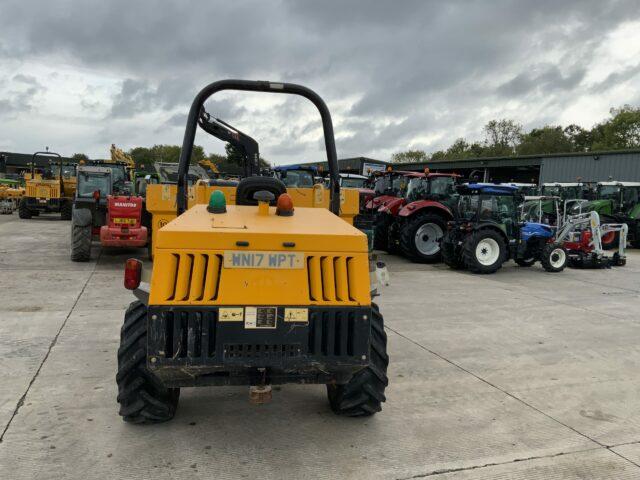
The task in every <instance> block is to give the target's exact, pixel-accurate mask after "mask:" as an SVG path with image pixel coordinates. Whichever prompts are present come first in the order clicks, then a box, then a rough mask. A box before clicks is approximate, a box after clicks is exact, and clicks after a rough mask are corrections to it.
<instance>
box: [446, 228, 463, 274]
mask: <svg viewBox="0 0 640 480" xmlns="http://www.w3.org/2000/svg"><path fill="white" fill-rule="evenodd" d="M441 247H442V261H443V262H444V263H445V265H447V266H448V267H449V268H453V269H454V270H462V269H463V268H464V260H463V259H462V255H461V254H460V252H458V251H457V250H458V249H457V248H456V243H455V241H454V240H453V239H450V238H449V232H447V233H445V234H444V237H443V238H442V244H441Z"/></svg>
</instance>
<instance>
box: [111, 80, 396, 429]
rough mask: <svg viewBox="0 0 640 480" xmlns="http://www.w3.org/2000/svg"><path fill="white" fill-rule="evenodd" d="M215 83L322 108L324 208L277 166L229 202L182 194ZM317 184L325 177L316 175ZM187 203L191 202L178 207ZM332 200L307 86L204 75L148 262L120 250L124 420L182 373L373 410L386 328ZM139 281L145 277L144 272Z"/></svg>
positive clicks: (167, 410)
mask: <svg viewBox="0 0 640 480" xmlns="http://www.w3.org/2000/svg"><path fill="white" fill-rule="evenodd" d="M222 90H243V91H254V92H272V93H279V94H295V95H300V96H303V97H305V98H307V99H308V100H310V101H311V102H312V103H313V104H314V105H315V106H316V107H317V108H318V110H319V112H320V116H321V118H322V125H323V130H324V138H325V147H326V151H327V161H328V165H329V173H330V176H331V180H332V181H331V185H330V208H329V209H326V208H308V207H301V206H299V205H295V203H294V201H293V200H292V197H291V196H290V195H289V194H288V193H287V187H286V186H285V185H284V184H283V183H282V181H281V180H280V179H277V178H273V177H267V178H263V179H261V182H262V183H261V185H260V189H259V190H256V189H255V188H253V187H254V186H255V185H254V184H253V182H252V180H251V178H252V177H250V178H244V179H242V180H241V181H240V183H239V184H238V186H237V189H236V192H235V199H236V204H235V205H231V204H229V203H228V202H226V199H225V195H224V194H223V193H222V192H221V191H218V190H216V189H215V188H214V189H213V190H212V191H211V194H210V198H209V202H208V203H207V204H194V205H193V206H192V207H191V208H188V197H187V193H188V189H187V187H188V185H187V181H186V178H187V174H188V171H189V159H190V158H191V153H192V151H193V142H194V138H195V134H196V129H197V126H198V116H199V112H200V110H201V108H202V106H203V104H204V102H205V101H206V100H207V99H208V98H209V97H211V96H212V95H213V94H214V93H216V92H219V91H222ZM322 188H323V189H324V187H322ZM187 208H188V209H187ZM339 214H340V184H339V182H338V161H337V155H336V148H335V140H334V135H333V126H332V122H331V116H330V113H329V110H328V108H327V106H326V104H325V103H324V101H323V100H322V99H321V98H320V97H319V96H318V95H317V94H316V93H314V92H313V91H311V90H309V89H308V88H306V87H303V86H299V85H294V84H287V83H271V82H256V81H244V80H223V81H218V82H215V83H212V84H210V85H208V86H206V87H205V88H204V89H203V90H202V91H200V93H198V95H197V96H196V98H195V100H194V101H193V103H192V105H191V109H190V111H189V115H188V117H187V126H186V130H185V135H184V141H183V144H182V149H181V152H180V170H179V179H178V195H177V209H176V218H175V219H173V220H171V221H170V222H169V223H168V224H167V225H165V226H164V227H162V228H161V229H160V230H159V231H158V232H157V237H156V245H155V247H154V252H155V255H154V257H155V259H154V262H153V266H152V267H151V268H150V269H149V270H150V271H147V269H146V268H143V265H142V262H140V261H139V260H136V259H130V260H128V261H127V262H126V265H125V275H124V282H125V287H126V288H128V289H131V290H133V293H134V295H135V296H136V297H137V298H138V300H137V301H135V302H133V303H132V304H131V305H130V307H129V308H128V310H127V312H126V313H125V318H124V324H123V326H122V330H121V343H120V348H119V349H118V373H117V375H116V381H117V384H118V402H119V403H120V415H122V417H123V419H124V420H125V421H127V422H133V423H156V422H162V421H166V420H170V419H171V418H172V417H173V416H174V414H175V412H176V408H177V406H178V398H179V395H180V388H181V387H195V386H222V385H247V386H250V389H249V392H250V398H251V399H252V400H253V401H254V402H255V403H260V402H264V401H267V400H268V399H270V396H271V385H277V384H286V383H299V384H309V383H311V384H325V385H326V388H327V394H328V399H329V404H330V406H331V408H332V409H333V411H334V412H335V413H336V414H340V415H347V416H367V415H372V414H374V413H376V412H378V411H379V410H380V409H381V404H382V402H384V401H385V396H384V391H385V387H386V385H387V375H386V370H387V364H388V356H387V353H386V335H385V331H384V326H383V319H382V315H381V313H380V311H379V309H378V307H377V306H376V305H375V304H374V303H372V301H371V281H370V271H371V270H370V268H371V267H370V260H369V256H368V252H367V240H366V236H365V235H364V234H363V233H362V232H360V231H359V230H357V229H355V228H354V227H353V226H352V225H350V224H349V223H348V222H347V221H345V220H343V219H341V218H340V217H339ZM147 282H149V283H147Z"/></svg>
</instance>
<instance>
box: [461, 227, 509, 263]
mask: <svg viewBox="0 0 640 480" xmlns="http://www.w3.org/2000/svg"><path fill="white" fill-rule="evenodd" d="M462 257H463V259H464V263H465V265H466V266H467V268H468V269H469V271H471V272H473V273H495V272H497V271H498V270H500V267H502V264H503V263H504V262H505V261H506V260H507V245H506V243H505V241H504V238H503V236H502V235H501V234H500V233H499V232H497V231H495V230H490V229H485V230H479V231H477V232H473V233H472V234H471V235H469V237H467V239H466V240H465V241H464V245H463V246H462Z"/></svg>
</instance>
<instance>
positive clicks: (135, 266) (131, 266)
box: [124, 258, 142, 290]
mask: <svg viewBox="0 0 640 480" xmlns="http://www.w3.org/2000/svg"><path fill="white" fill-rule="evenodd" d="M141 278H142V262H141V261H140V260H137V259H135V258H130V259H128V260H127V261H126V262H125V264H124V288H126V289H127V290H135V289H136V288H138V287H139V286H140V280H141Z"/></svg>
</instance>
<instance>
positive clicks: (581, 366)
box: [0, 214, 640, 480]
mask: <svg viewBox="0 0 640 480" xmlns="http://www.w3.org/2000/svg"><path fill="white" fill-rule="evenodd" d="M69 231H70V227H69V223H68V222H62V221H60V220H58V219H57V218H56V217H54V216H49V217H47V216H42V217H38V218H34V219H32V220H19V219H18V217H17V215H16V214H14V215H13V216H0V289H1V290H0V291H1V292H2V293H1V294H0V375H1V377H0V378H1V388H0V430H1V431H2V433H1V435H2V443H0V479H7V480H8V479H60V478H70V479H107V478H116V479H128V478H136V479H147V478H149V479H151V478H152V479H154V480H160V479H174V478H187V476H188V478H202V479H205V478H207V479H211V478H215V479H223V478H248V479H253V478H261V479H263V478H273V479H282V478H294V479H298V478H308V479H312V478H327V479H337V478H349V479H351V478H357V479H409V478H433V479H438V480H440V479H447V480H449V479H474V480H476V479H489V478H491V479H492V478H500V479H508V478H523V479H541V480H542V479H550V478H558V479H560V478H561V479H585V478H589V479H591V478H598V479H599V478H610V479H627V478H629V479H631V478H640V313H639V311H640V251H639V250H635V251H634V250H632V251H630V253H629V261H628V264H627V266H626V267H623V268H616V269H610V270H590V271H583V270H572V269H567V270H565V272H563V273H561V274H549V273H546V272H544V271H543V270H542V269H541V268H540V267H539V266H535V267H533V268H530V269H524V268H519V267H516V266H515V265H514V264H513V263H509V264H508V266H507V267H505V268H504V269H503V270H501V271H500V272H498V273H497V274H495V275H491V276H475V275H471V274H468V273H461V272H455V271H450V270H449V269H448V268H446V267H445V266H444V265H433V266H432V265H413V264H410V263H408V262H407V261H405V260H403V259H400V258H397V257H391V258H389V259H388V264H389V270H390V274H391V285H390V286H389V287H387V288H386V289H384V290H383V291H382V296H381V297H380V298H379V299H378V301H379V304H380V306H381V310H382V312H383V314H384V317H385V323H386V327H387V330H388V335H389V353H390V357H391V363H390V366H389V378H390V385H389V388H388V390H387V403H386V404H385V405H384V407H383V411H382V413H380V414H378V415H376V416H374V417H371V418H367V419H349V418H340V417H336V416H334V415H333V413H331V411H330V409H329V407H328V403H327V400H326V395H325V388H324V387H323V386H283V387H282V388H281V389H280V390H277V391H275V392H274V399H273V402H272V403H270V404H268V405H265V406H261V407H256V406H252V405H250V404H249V402H248V389H247V388H237V387H233V388H232V387H228V388H226V387H225V388H208V389H207V388H202V389H183V391H182V395H181V399H180V406H179V409H178V413H177V415H176V417H175V419H174V420H173V421H172V422H169V423H165V424H161V425H156V426H134V425H128V424H125V423H124V422H122V420H121V419H120V417H119V416H118V414H117V411H118V408H117V407H118V405H117V403H116V384H115V373H116V350H117V348H118V341H119V330H120V325H121V322H122V318H123V313H124V310H125V309H126V307H127V305H128V304H129V302H130V301H132V300H133V296H132V295H131V293H130V292H128V291H126V290H125V289H124V288H123V287H122V264H123V260H124V259H125V258H127V257H128V256H132V254H133V255H139V256H144V255H145V254H144V251H143V250H140V251H139V252H125V253H122V252H118V253H117V254H116V253H113V252H109V251H105V252H102V253H101V254H99V248H98V247H97V246H96V248H94V252H93V253H94V258H96V259H97V261H92V262H90V263H87V264H74V263H72V262H71V261H70V260H69V255H68V248H69V247H68V244H69V238H68V237H69Z"/></svg>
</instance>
